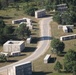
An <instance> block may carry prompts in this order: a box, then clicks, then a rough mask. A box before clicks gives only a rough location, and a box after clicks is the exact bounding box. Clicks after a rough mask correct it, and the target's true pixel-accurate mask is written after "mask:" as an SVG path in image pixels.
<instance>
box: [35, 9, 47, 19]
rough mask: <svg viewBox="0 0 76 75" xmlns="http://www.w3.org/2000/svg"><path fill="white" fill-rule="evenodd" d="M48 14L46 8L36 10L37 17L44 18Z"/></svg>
mask: <svg viewBox="0 0 76 75" xmlns="http://www.w3.org/2000/svg"><path fill="white" fill-rule="evenodd" d="M45 16H46V11H45V9H41V10H37V11H35V18H42V17H45Z"/></svg>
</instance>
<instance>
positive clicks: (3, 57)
mask: <svg viewBox="0 0 76 75" xmlns="http://www.w3.org/2000/svg"><path fill="white" fill-rule="evenodd" d="M6 61H7V58H6V56H5V55H3V54H2V55H0V62H6Z"/></svg>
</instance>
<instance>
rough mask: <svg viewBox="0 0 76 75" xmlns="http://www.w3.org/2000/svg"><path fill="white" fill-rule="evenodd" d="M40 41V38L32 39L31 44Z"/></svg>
mask: <svg viewBox="0 0 76 75" xmlns="http://www.w3.org/2000/svg"><path fill="white" fill-rule="evenodd" d="M39 40H40V37H32V39H31V43H35V44H36V43H37V42H38V41H39Z"/></svg>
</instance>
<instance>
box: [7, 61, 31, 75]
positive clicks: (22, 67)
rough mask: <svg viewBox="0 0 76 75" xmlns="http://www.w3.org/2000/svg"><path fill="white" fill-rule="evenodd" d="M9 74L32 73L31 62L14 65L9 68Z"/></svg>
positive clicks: (22, 74) (29, 74)
mask: <svg viewBox="0 0 76 75" xmlns="http://www.w3.org/2000/svg"><path fill="white" fill-rule="evenodd" d="M8 75H32V65H31V62H25V63H20V64H16V65H13V67H10V68H8Z"/></svg>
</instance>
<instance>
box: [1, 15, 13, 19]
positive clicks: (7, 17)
mask: <svg viewBox="0 0 76 75" xmlns="http://www.w3.org/2000/svg"><path fill="white" fill-rule="evenodd" d="M12 18H13V17H9V16H0V19H12Z"/></svg>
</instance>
